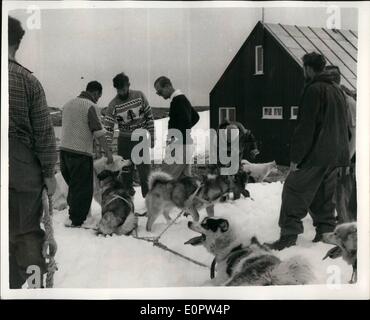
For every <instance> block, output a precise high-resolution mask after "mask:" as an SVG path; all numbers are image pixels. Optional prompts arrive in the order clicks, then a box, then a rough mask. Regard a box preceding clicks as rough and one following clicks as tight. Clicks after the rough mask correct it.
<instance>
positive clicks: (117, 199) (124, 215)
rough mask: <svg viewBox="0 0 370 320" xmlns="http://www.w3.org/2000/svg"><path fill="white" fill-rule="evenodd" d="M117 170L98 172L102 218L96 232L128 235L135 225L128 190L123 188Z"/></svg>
mask: <svg viewBox="0 0 370 320" xmlns="http://www.w3.org/2000/svg"><path fill="white" fill-rule="evenodd" d="M119 173H120V172H119V171H115V172H113V171H109V170H103V171H102V172H101V173H99V174H98V176H97V177H98V179H99V181H100V187H101V192H102V203H101V204H102V218H101V220H100V222H99V224H98V228H97V229H98V233H101V234H105V235H111V234H113V233H115V234H118V235H129V234H130V233H131V232H132V231H133V230H134V229H135V228H136V227H137V217H136V216H135V214H134V203H133V202H132V199H131V194H130V190H129V189H127V188H125V186H124V184H123V183H122V182H121V179H120V177H119Z"/></svg>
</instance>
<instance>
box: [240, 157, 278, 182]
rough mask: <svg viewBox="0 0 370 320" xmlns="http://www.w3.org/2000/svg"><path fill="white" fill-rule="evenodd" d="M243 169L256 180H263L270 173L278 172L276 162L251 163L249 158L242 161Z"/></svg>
mask: <svg viewBox="0 0 370 320" xmlns="http://www.w3.org/2000/svg"><path fill="white" fill-rule="evenodd" d="M241 167H242V170H244V171H245V172H246V173H247V174H249V176H250V177H252V178H253V180H254V182H263V181H264V180H265V179H266V177H267V176H268V175H269V174H270V173H272V172H273V173H278V168H277V166H276V162H275V161H272V162H267V163H251V162H249V161H247V160H242V161H241Z"/></svg>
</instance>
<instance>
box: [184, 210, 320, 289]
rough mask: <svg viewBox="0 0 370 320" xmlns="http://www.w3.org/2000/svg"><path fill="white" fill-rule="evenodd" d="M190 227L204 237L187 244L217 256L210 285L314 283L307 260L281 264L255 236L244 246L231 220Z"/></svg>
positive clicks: (213, 219)
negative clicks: (199, 247)
mask: <svg viewBox="0 0 370 320" xmlns="http://www.w3.org/2000/svg"><path fill="white" fill-rule="evenodd" d="M188 227H189V229H191V230H193V231H195V232H198V233H200V234H201V236H198V237H195V238H192V239H190V240H189V241H187V242H185V244H192V245H200V244H202V245H204V247H205V248H206V249H207V251H208V252H210V253H211V254H213V255H214V256H215V260H214V263H216V268H217V272H216V276H215V277H214V278H213V279H212V280H211V281H209V282H207V283H206V285H213V286H266V285H301V284H309V283H311V282H312V281H313V280H314V276H313V272H312V271H311V268H310V266H309V264H308V262H307V261H305V259H303V258H302V257H298V256H297V257H292V258H290V259H287V260H286V261H281V260H280V259H279V258H278V257H277V256H275V255H274V254H273V253H272V252H271V251H270V250H269V249H268V248H267V247H265V246H264V245H262V244H260V243H259V242H258V240H257V238H256V237H252V238H251V239H250V241H249V243H246V244H244V243H242V242H241V241H240V239H238V237H237V235H236V232H235V228H234V227H233V226H232V225H231V224H230V223H229V221H228V220H227V219H223V218H216V217H206V218H204V219H203V221H202V222H201V223H197V222H192V221H189V222H188ZM214 263H212V265H214ZM211 272H212V270H211Z"/></svg>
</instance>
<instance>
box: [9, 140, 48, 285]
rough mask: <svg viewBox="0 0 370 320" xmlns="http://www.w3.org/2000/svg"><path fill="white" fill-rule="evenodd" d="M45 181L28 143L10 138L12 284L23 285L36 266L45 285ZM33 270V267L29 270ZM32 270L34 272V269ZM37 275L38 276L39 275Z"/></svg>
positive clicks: (10, 259) (10, 250)
mask: <svg viewBox="0 0 370 320" xmlns="http://www.w3.org/2000/svg"><path fill="white" fill-rule="evenodd" d="M43 187H44V182H43V178H42V173H41V166H40V163H39V161H38V159H37V157H36V156H35V154H34V152H33V151H32V150H31V149H30V148H29V147H28V146H27V145H25V144H23V143H22V142H20V141H18V140H17V139H14V138H9V286H10V288H11V289H18V288H21V287H22V285H23V284H24V283H25V281H26V280H27V278H28V277H29V276H30V275H31V274H28V273H27V269H28V268H29V267H33V268H37V269H38V270H39V272H38V273H37V274H38V275H39V276H40V279H38V281H37V283H38V284H39V286H40V287H42V274H43V273H45V270H46V263H45V259H44V257H43V256H42V245H43V242H44V232H43V231H42V230H41V228H40V220H41V217H42V213H43V207H42V190H43ZM28 271H30V270H28ZM31 273H32V272H31ZM37 274H35V275H37Z"/></svg>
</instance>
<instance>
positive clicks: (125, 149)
mask: <svg viewBox="0 0 370 320" xmlns="http://www.w3.org/2000/svg"><path fill="white" fill-rule="evenodd" d="M138 143H140V141H131V138H130V137H126V136H121V135H120V136H119V137H118V151H117V153H118V155H119V156H121V157H123V158H124V159H130V160H132V159H131V151H132V149H133V148H134V147H135V146H136V145H137V144H138ZM135 167H136V169H137V171H138V174H139V179H140V185H141V194H142V196H143V197H144V198H145V196H146V194H147V193H148V191H149V185H148V179H149V175H150V164H149V163H148V164H146V163H141V164H137V165H135V166H132V167H130V172H128V173H126V174H125V175H124V176H123V177H124V178H125V179H127V181H129V182H128V184H131V186H129V187H130V188H133V185H132V184H133V180H134V178H133V176H134V173H135ZM127 181H124V184H125V185H127Z"/></svg>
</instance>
